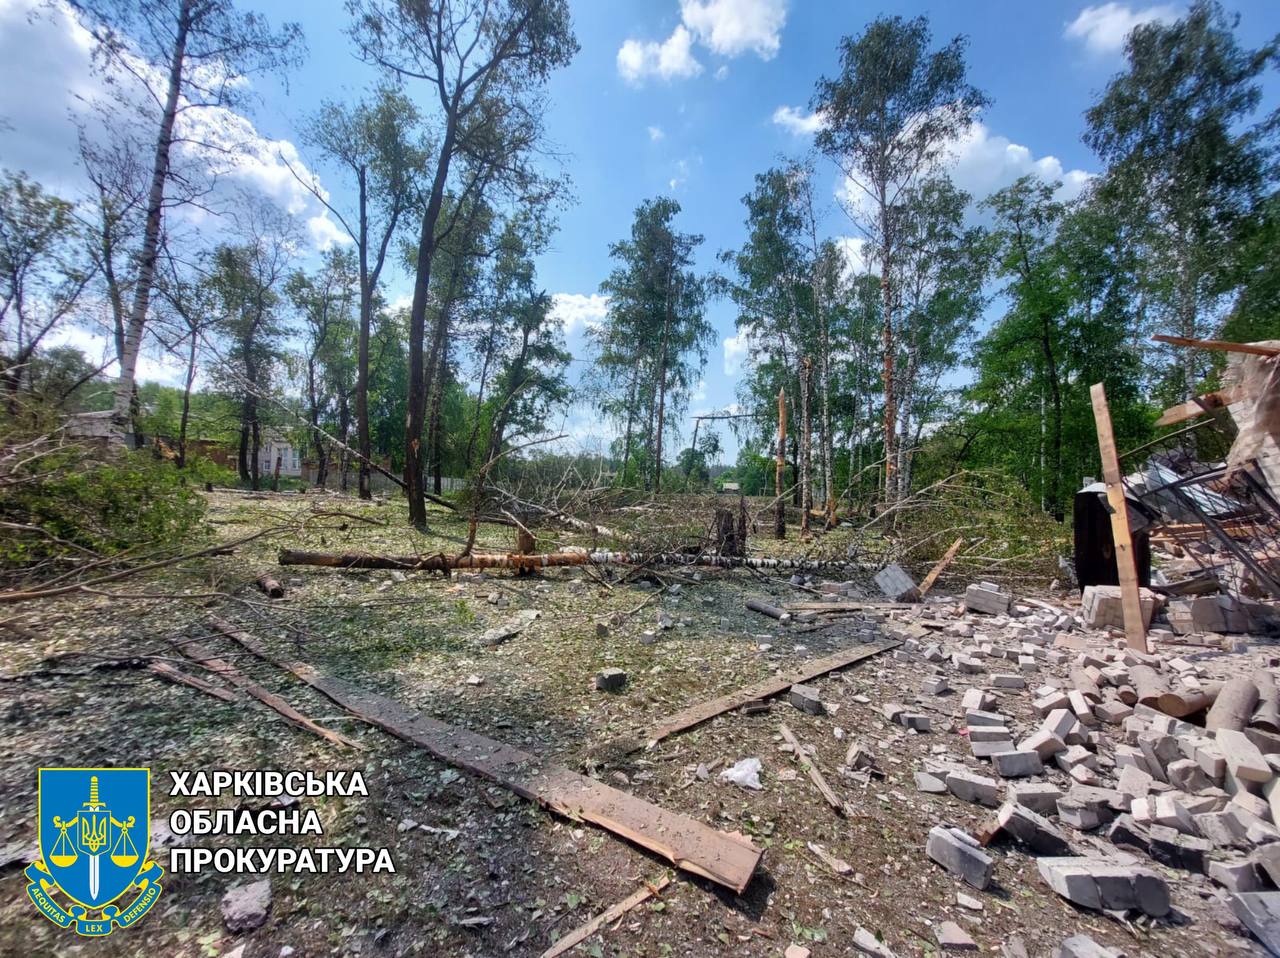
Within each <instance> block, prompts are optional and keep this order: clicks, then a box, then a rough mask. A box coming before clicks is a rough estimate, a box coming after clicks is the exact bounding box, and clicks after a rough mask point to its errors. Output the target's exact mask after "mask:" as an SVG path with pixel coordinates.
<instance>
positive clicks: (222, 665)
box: [173, 639, 364, 751]
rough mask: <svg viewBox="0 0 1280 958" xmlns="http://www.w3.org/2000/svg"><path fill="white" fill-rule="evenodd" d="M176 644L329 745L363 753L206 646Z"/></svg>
mask: <svg viewBox="0 0 1280 958" xmlns="http://www.w3.org/2000/svg"><path fill="white" fill-rule="evenodd" d="M173 641H174V644H175V645H176V646H178V648H179V649H180V650H181V651H182V654H183V655H185V656H187V657H188V658H190V659H193V660H194V661H196V662H199V663H200V664H201V665H203V666H204V667H205V668H206V669H208V670H209V671H210V672H212V673H213V674H214V675H217V676H219V677H221V678H223V679H225V680H226V681H227V683H228V684H229V685H234V686H235V687H236V688H238V689H240V690H241V691H242V692H244V693H246V694H247V695H252V696H253V697H254V698H255V699H257V700H258V701H259V702H261V703H262V704H263V705H265V706H267V708H269V709H271V710H272V711H274V712H276V713H277V714H279V715H280V716H282V717H283V718H285V719H286V720H287V721H289V722H291V723H292V724H294V725H296V726H298V728H301V729H305V730H306V731H308V732H311V733H313V734H315V735H319V736H320V737H321V738H322V739H324V740H325V741H327V742H332V743H333V744H334V745H346V746H348V747H350V748H354V749H359V750H360V751H363V750H364V746H363V745H361V744H360V743H359V742H353V741H352V740H351V739H349V738H347V737H346V736H345V735H341V734H339V733H338V732H334V731H332V730H331V729H327V728H325V727H324V726H322V725H317V724H316V723H315V722H313V721H311V719H309V718H307V717H306V716H305V715H303V714H302V713H301V712H299V711H298V710H297V709H295V708H294V707H293V706H292V705H290V704H289V703H288V702H286V701H285V700H284V699H282V698H281V697H280V696H278V695H276V694H275V693H274V692H268V691H267V690H266V689H264V688H263V687H262V686H261V685H258V684H257V683H256V682H254V681H252V680H251V679H250V678H249V677H248V676H247V675H245V674H244V673H243V672H241V671H240V670H239V669H237V668H236V667H235V666H233V665H231V664H229V663H227V662H224V661H223V660H222V659H220V658H218V657H216V656H215V655H213V653H211V652H210V651H209V650H208V649H206V648H205V647H204V646H202V645H200V644H199V643H197V642H196V641H195V640H194V639H175V640H173Z"/></svg>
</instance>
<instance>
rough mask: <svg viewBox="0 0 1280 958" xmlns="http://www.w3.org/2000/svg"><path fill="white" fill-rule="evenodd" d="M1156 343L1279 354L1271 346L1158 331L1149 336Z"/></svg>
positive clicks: (1224, 350)
mask: <svg viewBox="0 0 1280 958" xmlns="http://www.w3.org/2000/svg"><path fill="white" fill-rule="evenodd" d="M1151 338H1152V339H1154V340H1155V341H1156V342H1158V343H1168V344H1169V345H1170V346H1190V347H1191V348H1192V349H1212V350H1214V351H1216V352H1220V353H1245V354H1246V355H1249V356H1280V349H1276V348H1275V347H1273V346H1255V345H1254V344H1253V343H1229V342H1227V341H1226V340H1222V339H1189V338H1188V337H1186V336H1166V335H1164V334H1163V333H1158V334H1157V335H1155V336H1152V337H1151Z"/></svg>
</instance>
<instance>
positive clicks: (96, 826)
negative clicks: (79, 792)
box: [49, 775, 138, 902]
mask: <svg viewBox="0 0 1280 958" xmlns="http://www.w3.org/2000/svg"><path fill="white" fill-rule="evenodd" d="M77 824H78V825H79V826H80V827H79V829H78V830H76V831H75V833H74V834H75V836H76V839H75V841H74V842H72V841H71V839H70V838H69V837H68V836H67V831H68V830H70V829H75V828H76V825H77ZM133 825H134V817H133V816H132V815H130V816H129V817H128V818H127V819H125V820H124V821H123V822H121V821H117V820H116V819H115V818H113V817H112V816H111V812H110V810H109V809H108V808H107V806H106V805H105V804H104V803H103V802H100V801H99V800H98V776H97V775H94V776H93V777H91V778H90V779H89V800H88V801H87V802H85V803H84V804H83V805H82V806H81V807H80V811H79V812H77V813H76V817H75V818H73V819H71V820H70V821H67V822H64V821H63V820H62V819H61V818H59V817H58V816H57V815H55V816H54V817H53V827H54V828H56V829H58V831H59V835H58V838H57V841H55V842H54V843H53V851H52V852H51V853H50V854H49V861H51V862H53V864H55V865H57V866H58V867H59V868H67V867H69V866H71V865H74V864H75V862H76V859H77V858H79V857H80V855H79V853H80V852H83V853H84V854H86V855H88V856H89V898H90V900H91V901H95V902H96V901H97V900H98V857H99V856H100V855H101V854H102V850H103V848H105V847H106V846H107V845H108V844H110V845H111V861H112V862H114V863H115V864H116V865H118V866H120V867H121V868H128V867H129V866H130V865H134V864H136V863H137V861H138V849H137V848H136V847H135V846H134V844H133V841H132V840H131V839H130V838H129V830H130V829H131V828H133ZM113 837H114V841H113V840H112V839H113Z"/></svg>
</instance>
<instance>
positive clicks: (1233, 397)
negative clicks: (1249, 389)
mask: <svg viewBox="0 0 1280 958" xmlns="http://www.w3.org/2000/svg"><path fill="white" fill-rule="evenodd" d="M1243 398H1244V390H1243V389H1241V388H1239V387H1238V386H1233V387H1230V388H1228V389H1219V390H1218V391H1217V392H1211V393H1205V394H1204V395H1203V396H1196V397H1195V398H1194V399H1188V400H1187V401H1186V402H1183V403H1178V404H1177V405H1176V406H1170V407H1169V408H1168V409H1166V410H1165V411H1164V412H1163V413H1161V414H1160V418H1159V419H1157V420H1156V425H1157V426H1173V425H1176V424H1177V423H1180V422H1186V421H1188V420H1190V419H1195V418H1197V417H1198V416H1203V415H1204V414H1205V413H1207V412H1211V411H1212V410H1214V409H1223V408H1225V407H1227V406H1230V405H1231V404H1232V403H1234V402H1239V401H1240V400H1241V399H1243Z"/></svg>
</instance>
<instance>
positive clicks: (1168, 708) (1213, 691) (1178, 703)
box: [1156, 682, 1222, 718]
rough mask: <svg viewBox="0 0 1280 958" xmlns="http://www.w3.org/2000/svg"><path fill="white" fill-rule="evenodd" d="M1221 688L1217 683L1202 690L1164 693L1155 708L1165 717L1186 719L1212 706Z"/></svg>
mask: <svg viewBox="0 0 1280 958" xmlns="http://www.w3.org/2000/svg"><path fill="white" fill-rule="evenodd" d="M1221 689H1222V686H1221V684H1220V683H1218V682H1213V683H1210V684H1209V685H1206V686H1205V687H1204V688H1202V689H1181V690H1179V691H1177V692H1165V693H1164V694H1163V695H1161V696H1160V698H1159V699H1157V700H1156V708H1158V709H1159V710H1160V711H1161V712H1163V713H1164V714H1165V715H1171V716H1173V717H1174V718H1186V717H1187V716H1188V715H1195V714H1196V713H1197V712H1203V711H1204V710H1205V709H1207V708H1209V706H1211V705H1213V701H1214V699H1216V698H1217V697H1218V693H1219V692H1220V691H1221Z"/></svg>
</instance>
